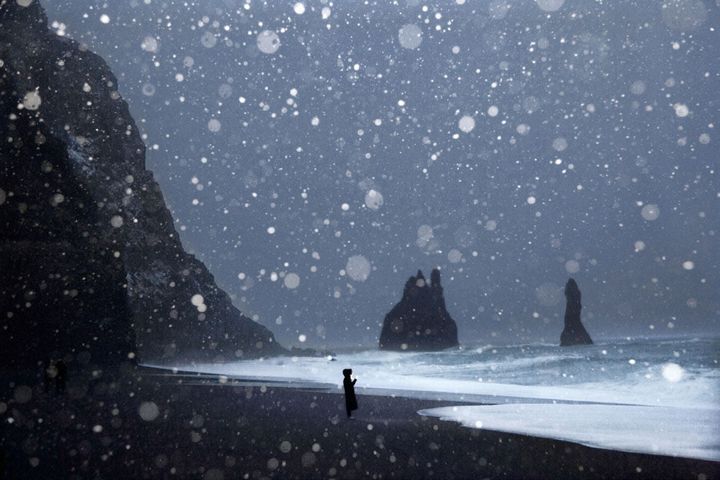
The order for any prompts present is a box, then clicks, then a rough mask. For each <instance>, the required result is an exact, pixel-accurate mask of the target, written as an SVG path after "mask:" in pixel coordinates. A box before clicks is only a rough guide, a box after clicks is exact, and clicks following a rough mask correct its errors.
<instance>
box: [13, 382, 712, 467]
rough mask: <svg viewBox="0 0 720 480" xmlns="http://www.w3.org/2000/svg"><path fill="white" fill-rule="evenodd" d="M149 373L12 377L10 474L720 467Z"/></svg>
mask: <svg viewBox="0 0 720 480" xmlns="http://www.w3.org/2000/svg"><path fill="white" fill-rule="evenodd" d="M139 372H140V374H139V375H138V374H137V373H131V372H125V373H123V374H121V373H119V372H113V373H112V374H109V373H105V374H96V375H95V377H92V378H91V377H89V376H85V377H82V378H77V377H76V378H71V382H70V383H69V385H68V389H67V392H66V393H64V394H60V395H57V394H55V393H53V392H50V393H45V392H44V391H43V388H42V385H37V384H36V385H32V383H33V379H32V378H29V377H27V378H20V377H18V376H17V375H13V374H12V373H8V372H5V373H4V374H2V376H1V378H2V387H1V388H0V420H1V421H2V428H1V429H0V448H2V452H3V454H2V456H3V457H4V458H3V459H2V462H3V467H0V468H4V473H3V475H4V477H2V476H1V475H0V477H2V478H43V479H53V478H58V479H60V478H62V479H66V478H67V479H75V478H77V479H80V478H102V479H109V478H128V479H130V478H133V479H134V478H201V479H207V480H220V479H225V480H227V479H235V478H241V479H242V478H245V479H263V478H280V479H285V478H301V479H302V478H343V479H345V478H347V479H355V478H357V479H359V478H378V479H379V478H438V479H454V478H460V479H465V478H468V479H469V478H472V479H482V478H506V479H507V478H510V479H514V478H552V479H559V478H588V479H590V478H606V479H609V478H618V479H626V478H627V479H644V478H652V479H656V478H663V479H669V478H687V479H693V480H702V479H712V478H720V463H716V462H706V461H700V460H692V459H682V458H672V457H662V456H653V455H642V454H632V453H623V452H616V451H610V450H600V449H593V448H588V447H583V446H580V445H576V444H571V443H568V442H561V441H555V440H547V439H540V438H533V437H527V436H522V435H513V434H505V433H497V432H490V431H485V430H477V429H468V428H464V427H461V426H459V425H457V424H455V423H453V422H444V421H440V420H438V419H436V418H431V417H423V416H420V415H418V414H417V411H418V410H420V409H423V408H432V407H436V406H447V405H451V404H452V402H435V401H432V400H416V399H408V398H392V397H381V396H367V395H363V394H362V391H361V390H358V401H359V404H360V409H359V410H358V411H357V412H356V414H355V416H354V418H353V419H352V420H348V419H346V418H345V407H344V401H343V396H342V394H341V392H340V391H337V393H335V392H333V391H328V390H318V391H313V390H311V389H298V388H288V387H286V386H278V385H271V384H268V385H238V384H236V383H235V382H233V381H228V382H227V383H224V384H221V383H218V382H217V379H202V378H200V377H193V376H185V375H178V376H158V375H155V374H154V372H152V371H149V370H143V369H141V370H139ZM28 385H32V388H31V389H30V390H28V389H27V388H24V387H25V386H28ZM28 392H30V397H31V398H28ZM156 407H157V408H156ZM143 417H144V418H143ZM658 434H659V435H661V434H662V433H660V432H659V433H658ZM2 471H3V470H0V472H2Z"/></svg>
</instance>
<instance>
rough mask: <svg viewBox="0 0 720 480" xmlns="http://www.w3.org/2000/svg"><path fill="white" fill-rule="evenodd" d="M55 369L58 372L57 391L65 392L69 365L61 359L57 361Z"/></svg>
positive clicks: (56, 379) (56, 377) (56, 378)
mask: <svg viewBox="0 0 720 480" xmlns="http://www.w3.org/2000/svg"><path fill="white" fill-rule="evenodd" d="M55 369H56V370H57V373H56V375H55V392H56V393H65V383H66V382H67V365H65V362H64V361H63V360H62V359H60V360H58V361H57V362H55Z"/></svg>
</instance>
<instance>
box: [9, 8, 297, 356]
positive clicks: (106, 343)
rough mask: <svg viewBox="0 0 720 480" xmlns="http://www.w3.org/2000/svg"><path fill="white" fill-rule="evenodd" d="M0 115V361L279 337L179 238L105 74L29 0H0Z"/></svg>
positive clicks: (216, 350) (262, 349)
mask: <svg viewBox="0 0 720 480" xmlns="http://www.w3.org/2000/svg"><path fill="white" fill-rule="evenodd" d="M23 5H27V6H23ZM0 118H2V120H0V139H2V141H0V364H2V365H5V366H13V365H29V364H34V363H35V362H37V361H39V360H41V359H42V358H44V357H46V356H56V357H57V356H64V355H72V356H74V357H75V358H76V359H77V360H79V361H81V362H93V363H103V362H114V361H117V360H122V359H127V358H128V356H130V357H131V358H132V357H133V356H136V355H137V354H139V355H140V356H141V357H142V358H143V359H146V360H159V359H172V358H178V359H180V358H182V359H205V360H209V359H220V358H223V359H236V358H241V357H257V356H261V355H271V354H277V353H282V352H284V351H285V350H284V349H283V348H282V347H281V346H280V345H278V344H277V343H276V342H275V339H274V337H273V335H272V333H271V332H270V331H269V330H268V329H266V328H265V327H263V326H261V325H259V324H258V323H256V322H253V321H252V320H251V319H249V318H247V317H245V316H243V315H242V314H241V313H240V312H239V311H238V310H237V309H236V308H235V307H234V306H233V305H232V303H231V301H230V298H229V296H228V295H227V294H226V293H225V292H224V291H222V290H220V289H219V288H218V286H217V285H216V284H215V281H214V279H213V277H212V275H211V274H210V273H209V272H208V270H207V268H206V267H205V266H204V265H203V264H202V263H201V262H200V261H198V260H197V259H195V258H194V257H193V256H191V255H189V254H187V253H186V252H185V251H184V250H183V248H182V245H181V243H180V239H179V237H178V233H177V231H176V230H175V228H174V226H173V219H172V216H171V215H170V212H169V211H168V209H167V207H166V205H165V201H164V199H163V196H162V193H161V192H160V188H159V186H158V184H157V183H156V182H155V180H154V179H153V175H152V173H151V172H150V171H148V170H147V169H146V168H145V146H144V144H143V141H142V139H141V137H140V134H139V132H138V129H137V126H136V125H135V122H134V121H133V119H132V117H131V116H130V113H129V111H128V106H127V104H126V103H125V101H124V100H123V99H122V98H121V96H120V94H119V93H118V85H117V80H116V78H115V77H114V76H113V74H112V72H111V71H110V69H109V68H108V66H107V65H106V63H105V62H104V61H103V60H102V59H101V58H100V57H99V56H97V55H95V54H93V53H92V52H90V51H88V49H87V48H86V47H84V46H82V45H79V44H78V43H76V42H74V41H72V40H70V39H67V38H64V37H61V36H58V35H56V34H54V33H52V32H51V31H49V30H48V27H47V18H46V16H45V13H44V11H43V10H42V7H41V6H40V5H39V4H38V2H37V0H25V1H23V2H19V1H16V0H0Z"/></svg>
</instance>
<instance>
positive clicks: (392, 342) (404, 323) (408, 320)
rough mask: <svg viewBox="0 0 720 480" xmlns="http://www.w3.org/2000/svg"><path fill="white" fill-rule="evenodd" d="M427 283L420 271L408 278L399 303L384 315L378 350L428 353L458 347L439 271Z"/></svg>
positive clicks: (455, 329)
mask: <svg viewBox="0 0 720 480" xmlns="http://www.w3.org/2000/svg"><path fill="white" fill-rule="evenodd" d="M430 280H431V281H430V283H429V284H428V282H427V281H426V280H425V277H424V276H423V274H422V272H421V271H420V270H418V273H417V275H416V276H414V277H410V278H409V279H408V281H407V282H406V283H405V290H404V291H403V297H402V300H400V302H399V303H398V304H397V305H395V307H393V309H392V310H390V313H388V314H387V315H386V316H385V321H384V322H383V328H382V332H381V333H380V349H381V350H414V351H418V350H419V351H423V350H424V351H432V350H442V349H445V348H451V347H457V346H458V334H457V325H456V324H455V321H454V320H453V319H452V317H450V314H449V313H448V311H447V309H446V308H445V297H444V295H443V287H442V284H441V283H440V271H439V270H438V269H434V270H433V271H432V274H431V275H430Z"/></svg>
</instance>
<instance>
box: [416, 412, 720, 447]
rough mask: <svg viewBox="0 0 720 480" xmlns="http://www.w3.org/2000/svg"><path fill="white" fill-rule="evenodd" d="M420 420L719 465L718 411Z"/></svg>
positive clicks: (454, 415) (450, 415) (455, 415)
mask: <svg viewBox="0 0 720 480" xmlns="http://www.w3.org/2000/svg"><path fill="white" fill-rule="evenodd" d="M419 413H420V414H421V415H426V416H433V417H439V418H440V419H442V420H452V421H455V422H459V423H461V424H462V425H464V426H466V427H471V428H481V429H487V430H494V431H499V432H508V433H518V434H524V435H531V436H536V437H543V438H552V439H556V440H566V441H570V442H576V443H580V444H582V445H586V446H589V447H596V448H605V449H610V450H621V451H626V452H639V453H649V454H654V455H670V456H678V457H686V458H698V459H703V460H712V461H720V434H719V433H718V425H720V410H718V409H713V408H681V407H657V406H635V405H632V406H628V405H598V404H568V403H563V404H510V405H472V406H457V407H441V408H431V409H427V410H421V411H420V412H419Z"/></svg>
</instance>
